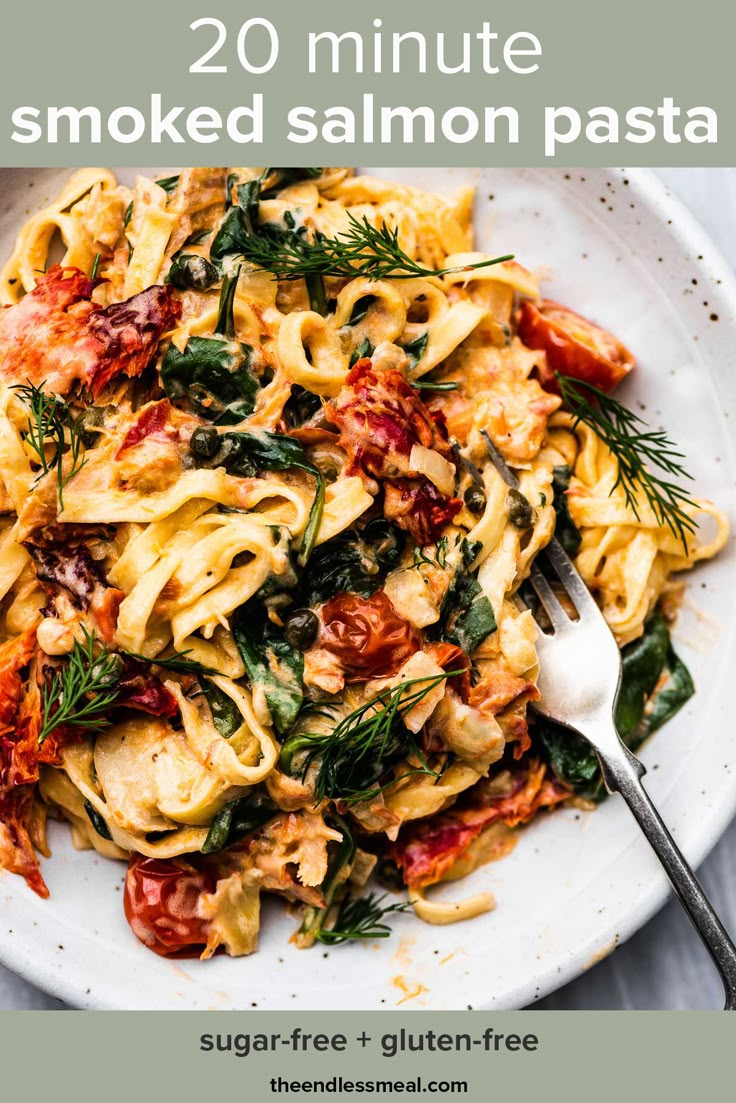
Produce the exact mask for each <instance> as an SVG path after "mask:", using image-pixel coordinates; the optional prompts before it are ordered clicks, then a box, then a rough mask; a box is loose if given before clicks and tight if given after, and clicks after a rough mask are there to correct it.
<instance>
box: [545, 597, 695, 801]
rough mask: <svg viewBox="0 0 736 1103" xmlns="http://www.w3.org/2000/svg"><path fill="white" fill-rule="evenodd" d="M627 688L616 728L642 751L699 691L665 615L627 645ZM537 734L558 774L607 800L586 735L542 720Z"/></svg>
mask: <svg viewBox="0 0 736 1103" xmlns="http://www.w3.org/2000/svg"><path fill="white" fill-rule="evenodd" d="M621 659H622V675H621V688H620V690H619V695H618V700H617V702H616V727H617V729H618V732H619V735H620V736H621V738H622V739H623V740H624V742H625V743H626V744H627V745H628V746H629V747H631V748H636V747H638V746H639V745H640V743H641V742H642V741H643V740H644V739H646V738H647V736H648V735H650V734H651V733H652V732H654V731H656V730H657V729H658V728H660V727H661V726H662V725H663V724H664V723H666V722H667V721H668V720H670V719H671V718H672V717H673V716H674V715H675V713H676V712H678V710H679V709H681V708H682V706H683V705H684V704H685V702H686V701H688V700H689V699H690V697H692V695H693V693H694V692H695V686H694V684H693V680H692V678H691V676H690V672H689V671H688V669H687V667H686V666H685V664H684V663H683V662H682V660H681V659H680V658H679V657H678V656H677V655H676V653H675V651H674V650H673V648H672V644H671V642H670V633H669V629H668V628H667V625H666V623H665V620H664V618H663V616H662V614H661V613H659V612H656V613H654V615H653V616H652V617H650V618H649V620H648V621H647V624H646V626H645V629H644V634H643V635H642V636H641V637H640V639H638V640H634V641H633V642H632V643H630V644H627V646H626V647H625V648H624V649H623V652H622V656H621ZM663 671H667V673H668V674H669V680H668V682H667V684H666V685H665V686H664V688H663V689H662V690H660V692H659V693H658V694H657V696H656V697H655V699H654V702H653V706H652V709H651V711H650V712H649V713H645V707H646V704H647V701H648V700H649V698H650V697H651V695H652V693H654V690H655V689H656V687H657V683H658V682H659V680H660V678H661V676H662V673H663ZM534 735H535V738H537V739H538V740H539V742H540V743H541V744H542V747H543V749H544V750H545V752H546V756H547V758H548V760H549V763H550V765H551V766H552V769H553V770H554V772H555V773H556V774H557V776H558V777H559V778H560V780H561V781H566V782H567V783H568V784H569V785H572V787H573V788H574V789H575V791H576V792H577V793H578V794H579V795H580V796H583V797H586V798H589V799H597V798H599V797H600V796H602V795H603V790H602V785H603V783H602V779H601V776H600V770H599V768H598V760H597V758H596V755H595V752H594V751H593V749H592V748H591V747H590V746H589V745H588V744H587V743H586V742H585V740H584V739H581V738H580V736H577V735H575V734H574V733H573V732H570V731H569V730H568V729H567V728H564V727H563V726H562V725H560V724H555V723H554V721H551V720H546V719H543V718H542V717H537V718H536V720H535V722H534Z"/></svg>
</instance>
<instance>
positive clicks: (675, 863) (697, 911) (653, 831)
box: [599, 744, 736, 1011]
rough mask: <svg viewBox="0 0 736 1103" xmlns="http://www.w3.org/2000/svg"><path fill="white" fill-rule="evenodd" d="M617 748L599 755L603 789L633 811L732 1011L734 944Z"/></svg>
mask: <svg viewBox="0 0 736 1103" xmlns="http://www.w3.org/2000/svg"><path fill="white" fill-rule="evenodd" d="M619 748H620V750H621V751H622V752H624V753H622V754H610V753H607V754H605V755H604V754H599V758H600V762H601V769H602V771H603V780H604V782H605V784H606V788H607V789H608V791H609V793H611V792H615V793H620V794H621V796H622V797H623V798H624V800H625V801H626V803H627V804H628V806H629V808H630V809H631V811H632V812H633V814H634V817H635V819H636V820H637V822H638V824H639V826H640V827H641V829H642V831H643V832H644V834H645V835H646V837H647V839H648V840H649V843H650V845H651V847H652V849H653V850H654V852H655V854H656V855H657V857H658V858H659V860H660V862H661V863H662V865H663V867H664V870H665V872H666V874H667V876H668V877H669V879H670V882H671V883H672V887H673V888H674V890H675V892H676V893H677V895H678V896H679V898H680V903H681V904H682V906H683V907H684V909H685V911H686V912H687V914H688V915H689V916H690V919H691V920H692V923H693V924H694V926H695V929H696V930H697V932H698V934H699V935H700V937H701V938H702V940H703V942H704V944H705V947H706V949H707V950H708V953H709V954H710V956H711V957H712V959H713V962H714V963H715V965H716V968H717V969H718V971H719V973H720V974H721V979H722V981H723V986H724V988H725V991H726V1003H725V1007H724V1010H725V1011H736V946H734V944H733V942H732V941H731V938H730V937H729V934H728V932H727V931H726V929H725V927H724V926H723V924H722V923H721V921H720V919H719V918H718V916H717V915H716V913H715V910H714V909H713V905H712V904H711V903H710V901H709V900H708V897H707V896H706V895H705V893H704V891H703V889H702V888H701V886H700V884H699V882H698V880H697V878H696V876H695V874H694V873H693V871H692V869H691V868H690V866H689V865H688V863H687V862H686V861H685V858H684V857H683V855H682V853H681V851H680V849H679V847H678V846H677V844H676V843H675V840H674V839H673V838H672V836H671V835H670V833H669V831H668V830H667V828H666V826H665V824H664V823H663V821H662V818H661V816H660V814H659V812H658V811H657V809H656V808H655V806H654V804H653V803H652V800H651V797H650V796H649V794H648V793H647V791H646V790H645V788H644V786H643V785H642V783H641V777H642V775H643V774H644V773H645V772H646V770H645V768H644V766H643V765H642V764H641V762H639V760H638V758H635V757H634V755H633V754H632V753H631V752H630V751H629V750H628V749H627V748H626V747H625V746H624V745H623V744H619Z"/></svg>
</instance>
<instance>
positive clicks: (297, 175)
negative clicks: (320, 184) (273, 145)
mask: <svg viewBox="0 0 736 1103" xmlns="http://www.w3.org/2000/svg"><path fill="white" fill-rule="evenodd" d="M321 175H322V169H321V168H319V169H318V168H268V169H266V171H265V173H264V176H263V179H266V178H268V179H269V180H270V182H269V186H268V187H267V188H264V189H263V191H262V192H261V198H262V199H273V197H274V196H275V195H277V194H278V192H279V191H280V190H281V189H282V188H288V187H289V185H290V184H298V183H299V181H300V180H317V179H318V178H319V177H320V176H321ZM273 177H275V179H272V178H273Z"/></svg>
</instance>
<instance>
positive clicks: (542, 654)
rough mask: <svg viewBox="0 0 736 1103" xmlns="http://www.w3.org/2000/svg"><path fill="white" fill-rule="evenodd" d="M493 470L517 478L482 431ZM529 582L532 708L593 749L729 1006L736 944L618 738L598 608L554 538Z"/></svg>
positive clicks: (733, 999) (609, 650) (609, 653)
mask: <svg viewBox="0 0 736 1103" xmlns="http://www.w3.org/2000/svg"><path fill="white" fill-rule="evenodd" d="M483 436H484V437H485V441H486V447H487V448H488V451H489V454H490V456H491V459H492V460H493V462H494V464H495V466H496V468H497V470H498V472H499V474H500V475H501V477H502V478H503V480H504V481H505V482H506V484H507V485H508V486H510V487H512V488H513V489H517V488H518V486H519V482H518V479H517V478H516V476H515V475H514V474H513V472H512V471H511V470H510V469H509V468H508V467H507V466H506V464H505V463H504V461H503V458H502V457H501V456H500V454H499V453H498V451H497V450H496V449H495V447H494V446H493V444H492V442H491V441H490V438H488V437H487V435H486V434H485V433H484V434H483ZM540 559H541V560H542V561H543V562H545V564H546V566H547V568H548V571H549V572H550V573H551V574H553V575H554V576H555V577H556V578H557V580H558V581H559V583H560V584H561V585H562V587H563V588H564V591H565V593H566V594H567V597H568V599H569V600H570V602H571V604H572V605H573V607H574V609H575V612H576V614H577V619H573V618H572V617H570V616H568V614H567V612H566V611H565V609H564V607H563V605H562V603H561V602H560V601H559V599H558V597H557V595H556V594H555V592H554V590H553V588H552V586H551V585H550V582H549V579H548V578H547V577H546V575H545V573H543V571H542V569H541V568H540V566H539V561H540ZM529 581H530V582H531V585H532V587H533V588H534V591H535V593H536V595H537V597H538V598H539V600H540V602H541V604H542V606H543V608H544V611H545V613H546V615H547V618H548V621H549V625H544V626H540V625H539V623H538V627H539V628H540V636H539V640H538V642H537V651H538V654H539V665H540V673H539V681H538V686H539V691H540V694H541V701H540V702H539V703H538V704H536V705H535V706H534V707H535V710H536V711H537V712H538V713H539V714H540V715H541V716H545V717H547V718H549V719H550V720H555V721H556V722H557V723H558V724H562V725H564V726H565V727H567V728H569V729H570V730H571V731H573V732H576V733H577V734H578V735H581V736H582V737H583V738H584V739H586V740H587V741H588V742H589V743H590V745H591V746H592V747H593V749H594V750H595V752H596V754H597V756H598V761H599V762H600V766H601V773H602V775H603V781H604V783H605V786H606V789H607V790H608V792H609V793H620V794H621V796H622V797H623V798H624V800H625V801H626V803H627V804H628V806H629V808H630V809H631V811H632V813H633V815H634V818H635V819H636V821H637V823H638V824H639V826H640V827H641V829H642V831H643V832H644V834H645V835H646V837H647V840H648V841H649V843H650V845H651V847H652V849H653V850H654V852H655V854H656V855H657V857H658V858H659V860H660V862H661V863H662V866H663V867H664V870H665V872H666V874H667V876H668V877H669V879H670V882H671V883H672V887H673V888H674V890H675V892H676V893H677V895H678V897H679V898H680V903H681V904H682V906H683V907H684V909H685V911H686V912H687V914H688V915H689V917H690V919H691V920H692V922H693V924H694V926H695V928H696V930H697V932H698V934H699V935H700V937H701V939H702V940H703V942H704V944H705V946H706V949H707V950H708V952H709V954H710V956H711V957H712V959H713V962H714V964H715V966H716V968H717V969H718V971H719V973H720V975H721V979H722V980H723V986H724V988H725V993H726V1002H725V1010H726V1011H735V1010H736V946H734V944H733V942H732V941H731V938H730V937H729V935H728V932H727V931H726V929H725V927H724V926H723V924H722V923H721V921H720V919H719V918H718V916H717V915H716V913H715V911H714V909H713V906H712V904H711V903H710V901H709V900H708V898H707V896H706V895H705V893H704V892H703V889H702V888H701V886H700V884H699V883H698V880H697V878H696V877H695V874H694V873H693V871H692V869H691V868H690V866H689V865H688V863H687V862H686V860H685V858H684V857H683V855H682V853H681V852H680V849H679V847H678V846H677V844H676V843H675V841H674V839H673V838H672V836H671V835H670V833H669V831H668V830H667V827H666V826H665V824H664V822H663V820H662V818H661V816H660V815H659V813H658V811H657V809H656V808H655V806H654V804H653V803H652V800H651V798H650V797H649V795H648V793H647V792H646V790H645V789H644V786H643V785H642V783H641V779H642V776H643V775H644V774H645V773H646V769H645V767H644V766H643V765H642V763H641V762H640V761H639V759H638V758H636V757H635V756H634V755H633V754H632V753H631V751H630V750H629V749H628V747H627V746H626V745H625V743H624V742H623V741H622V740H621V738H620V736H619V734H618V732H617V731H616V727H615V724H614V708H615V704H616V697H617V696H618V689H619V683H620V681H621V652H620V651H619V648H618V645H617V643H616V641H615V639H614V637H613V633H612V632H611V630H610V628H609V627H608V624H607V623H606V621H605V619H604V617H603V614H602V613H601V611H600V609H599V608H598V606H597V604H596V603H595V601H594V599H593V597H592V596H591V594H590V591H589V590H588V588H587V586H586V585H585V583H584V582H583V580H582V578H581V577H580V575H579V574H578V572H577V569H576V568H575V566H574V565H573V563H572V561H571V560H570V558H569V557H568V556H567V554H566V552H565V551H564V549H563V548H562V546H561V544H560V543H559V542H558V541H557V540H552V542H551V543H550V544H549V545H548V546H547V548H546V549H545V551H544V553H542V556H538V557H537V560H536V561H535V563H534V565H533V566H532V569H531V574H530V578H529Z"/></svg>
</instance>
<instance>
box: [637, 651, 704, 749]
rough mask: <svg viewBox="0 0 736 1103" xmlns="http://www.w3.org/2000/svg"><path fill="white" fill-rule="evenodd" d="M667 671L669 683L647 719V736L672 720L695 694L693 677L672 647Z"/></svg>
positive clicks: (661, 692)
mask: <svg viewBox="0 0 736 1103" xmlns="http://www.w3.org/2000/svg"><path fill="white" fill-rule="evenodd" d="M667 669H668V671H669V676H670V677H669V681H668V683H667V685H666V686H665V687H664V689H662V690H660V692H659V693H658V694H657V696H656V698H655V700H654V705H653V707H652V711H651V712H650V714H649V716H648V717H647V718H646V725H647V734H649V733H650V732H655V731H656V730H657V728H661V727H662V725H663V724H666V723H667V721H668V720H671V719H672V717H673V716H674V715H675V713H676V712H679V711H680V709H681V708H682V706H683V705H684V704H685V703H686V702H687V701H689V700H690V698H691V697H692V696H693V694H694V693H695V683H694V682H693V679H692V675H691V674H690V671H689V670H688V668H687V667H686V666H685V664H684V662H683V661H682V659H681V658H680V657H679V656H678V655H677V654H675V652H674V650H673V648H672V646H671V645H670V647H669V648H668V649H667Z"/></svg>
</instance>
